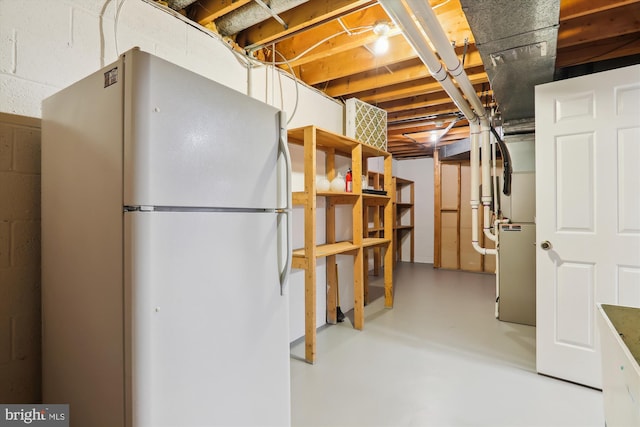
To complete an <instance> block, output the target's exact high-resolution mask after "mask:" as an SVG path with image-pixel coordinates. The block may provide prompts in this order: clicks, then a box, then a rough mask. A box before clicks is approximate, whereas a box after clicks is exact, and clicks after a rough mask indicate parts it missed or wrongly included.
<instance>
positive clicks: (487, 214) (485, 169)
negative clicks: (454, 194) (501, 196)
mask: <svg viewBox="0 0 640 427" xmlns="http://www.w3.org/2000/svg"><path fill="white" fill-rule="evenodd" d="M480 133H481V139H482V206H483V207H484V216H483V217H484V227H483V231H484V235H485V236H486V237H487V238H488V239H490V240H492V241H494V242H495V241H497V240H498V238H497V237H496V234H495V232H494V233H492V232H491V201H492V196H491V160H492V156H491V127H490V126H489V120H487V119H483V120H481V122H480Z"/></svg>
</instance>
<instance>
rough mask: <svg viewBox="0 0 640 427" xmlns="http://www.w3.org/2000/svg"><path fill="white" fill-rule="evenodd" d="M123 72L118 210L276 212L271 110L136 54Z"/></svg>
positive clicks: (276, 119)
mask: <svg viewBox="0 0 640 427" xmlns="http://www.w3.org/2000/svg"><path fill="white" fill-rule="evenodd" d="M125 70H126V80H125V81H126V88H125V133H124V134H125V200H124V204H125V205H128V206H139V205H150V206H198V207H218V208H221V207H231V208H267V209H273V208H278V207H282V206H277V186H278V176H277V168H276V163H277V158H278V141H279V137H280V115H279V111H278V110H277V109H276V108H273V107H270V106H268V105H266V104H264V103H262V102H260V101H257V100H255V99H253V98H251V97H248V96H246V95H244V94H242V93H240V92H237V91H235V90H232V89H229V88H227V87H225V86H222V85H220V84H219V83H216V82H214V81H211V80H209V79H206V78H204V77H202V76H200V75H198V74H195V73H193V72H191V71H188V70H186V69H183V68H180V67H178V66H176V65H174V64H171V63H169V62H166V61H164V60H162V59H160V58H157V57H154V56H151V55H149V54H148V53H145V52H141V51H138V50H132V51H130V52H129V53H128V54H126V55H125Z"/></svg>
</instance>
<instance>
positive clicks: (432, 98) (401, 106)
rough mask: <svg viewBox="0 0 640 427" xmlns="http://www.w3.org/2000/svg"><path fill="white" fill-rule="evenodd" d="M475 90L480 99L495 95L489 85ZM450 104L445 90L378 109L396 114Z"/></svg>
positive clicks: (395, 102)
mask: <svg viewBox="0 0 640 427" xmlns="http://www.w3.org/2000/svg"><path fill="white" fill-rule="evenodd" d="M474 89H475V91H476V94H477V95H478V97H479V98H482V97H484V96H492V95H493V91H492V90H491V88H490V86H489V84H488V83H481V84H477V85H475V86H474ZM450 102H451V98H450V97H449V95H448V94H447V93H446V92H445V91H444V90H440V91H438V92H433V93H428V94H422V95H417V96H412V97H409V98H402V99H399V100H395V101H390V102H382V103H378V107H379V108H382V109H383V110H386V112H387V113H395V112H398V111H407V110H415V109H418V108H423V107H428V106H430V105H437V104H446V103H450Z"/></svg>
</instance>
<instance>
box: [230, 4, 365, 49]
mask: <svg viewBox="0 0 640 427" xmlns="http://www.w3.org/2000/svg"><path fill="white" fill-rule="evenodd" d="M376 3H377V1H375V0H312V1H308V2H306V3H303V4H301V5H300V6H298V7H295V8H293V9H291V10H288V11H286V12H282V13H280V14H279V16H280V18H282V20H284V22H286V24H287V28H286V29H285V28H283V27H282V25H281V24H280V23H279V22H277V21H276V20H275V19H268V20H266V21H264V22H261V23H259V24H256V25H253V26H251V27H249V28H247V29H246V30H244V31H241V32H240V33H239V34H238V36H237V38H236V41H237V42H238V44H239V45H241V46H244V47H245V48H255V47H259V46H264V45H266V44H268V43H273V42H278V41H280V40H281V39H284V38H285V37H290V36H292V35H294V34H296V33H298V32H300V31H303V30H308V29H310V28H312V27H315V26H317V25H320V24H322V23H324V22H327V21H329V20H332V19H336V18H338V17H340V16H344V15H347V14H349V13H352V12H354V11H356V10H359V9H362V8H365V7H369V6H371V5H373V4H376Z"/></svg>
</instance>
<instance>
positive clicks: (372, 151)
mask: <svg viewBox="0 0 640 427" xmlns="http://www.w3.org/2000/svg"><path fill="white" fill-rule="evenodd" d="M362 155H363V156H364V157H387V156H390V155H391V153H389V152H388V151H384V150H382V149H380V148H376V147H374V146H372V145H367V144H362Z"/></svg>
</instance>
